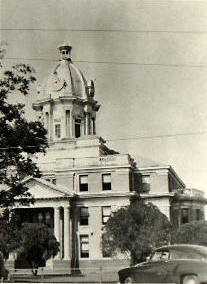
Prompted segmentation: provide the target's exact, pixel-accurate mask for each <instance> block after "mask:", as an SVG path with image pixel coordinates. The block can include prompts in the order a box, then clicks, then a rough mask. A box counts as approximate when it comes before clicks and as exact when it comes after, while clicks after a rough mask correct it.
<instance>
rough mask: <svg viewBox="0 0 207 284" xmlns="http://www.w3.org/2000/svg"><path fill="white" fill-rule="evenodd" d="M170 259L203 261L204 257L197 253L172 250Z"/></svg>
mask: <svg viewBox="0 0 207 284" xmlns="http://www.w3.org/2000/svg"><path fill="white" fill-rule="evenodd" d="M170 259H200V260H201V259H203V256H202V255H200V254H199V253H196V252H195V251H190V250H189V251H186V250H185V251H183V250H171V251H170Z"/></svg>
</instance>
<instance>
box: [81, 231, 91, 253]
mask: <svg viewBox="0 0 207 284" xmlns="http://www.w3.org/2000/svg"><path fill="white" fill-rule="evenodd" d="M80 257H82V258H89V237H88V235H80Z"/></svg>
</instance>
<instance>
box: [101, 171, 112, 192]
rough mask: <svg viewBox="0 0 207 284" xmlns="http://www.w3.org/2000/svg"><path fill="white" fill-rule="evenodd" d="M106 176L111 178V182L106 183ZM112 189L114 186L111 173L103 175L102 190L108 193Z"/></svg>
mask: <svg viewBox="0 0 207 284" xmlns="http://www.w3.org/2000/svg"><path fill="white" fill-rule="evenodd" d="M104 176H110V182H104ZM111 189H112V184H111V173H104V174H102V190H103V191H108V190H111Z"/></svg>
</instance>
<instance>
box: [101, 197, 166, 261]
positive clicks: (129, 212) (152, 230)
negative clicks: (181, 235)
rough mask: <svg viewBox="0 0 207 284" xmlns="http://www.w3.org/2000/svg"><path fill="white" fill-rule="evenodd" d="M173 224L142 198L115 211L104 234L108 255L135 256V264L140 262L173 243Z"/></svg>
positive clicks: (103, 242) (133, 259)
mask: <svg viewBox="0 0 207 284" xmlns="http://www.w3.org/2000/svg"><path fill="white" fill-rule="evenodd" d="M170 229H171V224H170V222H169V221H168V218H167V217H166V216H165V215H164V214H163V213H161V212H160V211H159V209H158V208H157V207H156V206H155V205H153V204H152V203H146V204H145V203H144V201H143V200H141V199H139V200H136V201H132V202H131V204H130V205H129V206H127V207H123V208H121V209H119V210H118V211H116V212H114V213H113V215H112V216H111V217H110V218H109V219H108V221H107V223H106V225H105V228H104V233H103V235H102V245H103V249H104V250H105V252H106V254H107V253H108V254H109V253H110V252H112V253H113V254H116V253H117V252H118V251H119V252H121V253H127V254H130V255H131V262H132V264H134V263H135V262H140V261H143V260H144V259H145V257H146V256H147V255H148V254H149V253H150V252H151V251H152V249H153V248H155V247H158V246H161V245H163V244H166V243H168V242H169V238H170Z"/></svg>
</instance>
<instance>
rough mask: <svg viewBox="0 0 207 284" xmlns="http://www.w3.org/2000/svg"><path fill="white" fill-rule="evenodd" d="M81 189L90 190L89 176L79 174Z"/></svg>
mask: <svg viewBox="0 0 207 284" xmlns="http://www.w3.org/2000/svg"><path fill="white" fill-rule="evenodd" d="M79 185H80V191H88V176H87V175H83V176H79Z"/></svg>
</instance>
